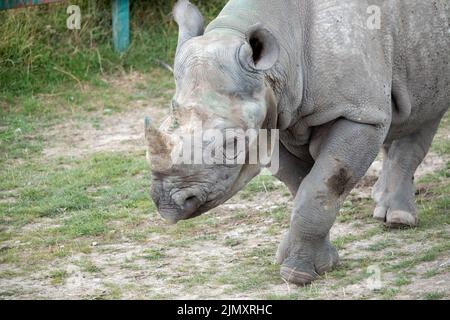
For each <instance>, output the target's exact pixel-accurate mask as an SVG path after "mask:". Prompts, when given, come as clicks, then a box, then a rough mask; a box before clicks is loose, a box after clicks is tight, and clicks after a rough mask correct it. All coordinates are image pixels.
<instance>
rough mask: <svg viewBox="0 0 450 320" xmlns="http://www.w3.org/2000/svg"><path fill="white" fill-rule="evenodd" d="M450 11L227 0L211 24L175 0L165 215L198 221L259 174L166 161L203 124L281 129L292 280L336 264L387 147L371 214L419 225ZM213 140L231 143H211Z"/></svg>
mask: <svg viewBox="0 0 450 320" xmlns="http://www.w3.org/2000/svg"><path fill="white" fill-rule="evenodd" d="M449 8H450V4H449V2H448V0H435V1H423V0H370V1H369V0H346V1H337V0H334V1H330V0H314V1H313V0H231V1H229V2H228V4H227V5H226V6H225V8H224V9H223V10H222V12H221V13H220V15H219V16H218V17H217V18H216V19H215V20H213V21H212V22H211V23H210V24H209V25H208V26H207V27H206V30H205V29H204V25H203V18H202V15H201V14H200V12H199V11H198V9H197V8H196V7H195V6H194V5H192V4H191V3H190V2H189V1H187V0H180V1H178V3H177V4H176V5H175V8H174V12H173V13H174V17H175V20H176V22H177V23H178V25H179V39H178V48H177V52H176V57H175V66H174V75H175V82H176V93H175V96H174V98H173V101H172V107H171V114H170V116H169V117H168V118H167V119H166V120H165V121H164V123H163V124H162V126H161V127H160V128H159V129H157V128H156V127H155V126H154V125H153V124H152V123H150V122H148V123H147V126H146V137H147V140H148V147H149V150H148V151H149V152H148V154H149V160H150V162H151V166H152V176H153V183H152V198H153V200H154V202H155V204H156V205H157V207H158V210H159V212H160V213H161V215H162V216H163V217H164V218H166V219H168V220H170V221H172V222H176V221H178V220H182V219H189V218H192V217H195V216H198V215H199V214H201V213H204V212H206V211H208V210H210V209H212V208H214V207H216V206H218V205H220V204H222V203H223V202H225V201H226V200H227V199H229V198H230V197H232V196H233V195H234V194H235V193H237V192H238V191H239V190H240V189H241V188H242V187H243V186H245V184H246V183H248V182H249V181H250V180H251V179H252V178H253V177H254V176H256V175H257V174H258V173H259V172H260V169H261V165H259V164H246V163H244V164H236V165H227V164H220V163H216V164H195V165H189V164H177V165H174V164H173V163H171V159H172V158H171V156H170V155H171V154H172V151H173V149H174V148H175V147H176V146H177V144H179V142H176V141H175V140H174V137H175V136H186V135H189V134H190V133H191V132H192V130H193V128H195V127H196V126H197V125H196V124H195V123H197V122H196V121H200V122H201V123H202V125H203V129H216V130H222V131H225V130H228V129H230V128H240V129H244V130H245V129H249V128H250V129H260V128H264V129H278V130H279V136H280V147H279V166H280V167H279V170H278V172H277V174H276V176H277V178H279V179H280V180H281V181H282V182H284V183H285V184H286V185H287V187H288V188H289V190H290V191H291V192H292V194H293V195H294V196H295V200H294V201H295V204H294V208H293V211H292V213H291V222H290V229H289V231H288V233H287V235H286V236H285V238H284V240H283V241H282V243H281V244H280V247H279V249H278V253H277V259H278V261H279V263H280V264H281V276H282V277H283V278H284V279H285V280H287V281H289V282H292V283H295V284H300V285H303V284H307V283H310V282H311V281H313V280H314V279H316V278H317V277H318V275H320V274H323V273H324V272H326V271H328V270H330V269H331V268H333V267H334V266H335V265H336V264H337V263H338V254H337V251H336V250H335V248H333V246H332V245H331V244H330V239H329V230H330V228H331V226H332V225H333V223H334V221H335V218H336V214H337V213H338V211H339V208H340V206H341V204H342V202H343V201H344V199H345V197H346V196H347V195H348V194H349V192H350V191H351V190H352V188H353V187H354V186H355V184H356V183H357V182H358V180H359V179H360V178H362V177H363V176H364V174H365V173H366V171H367V169H368V168H369V166H370V165H371V163H372V162H373V161H374V159H375V158H376V156H377V154H378V153H379V151H380V149H382V150H383V153H384V164H383V171H382V173H381V176H380V178H379V180H378V182H377V183H376V185H375V186H374V191H373V198H374V200H375V202H376V208H375V210H374V217H375V218H376V219H379V220H381V221H383V222H384V223H386V224H387V225H388V226H415V225H416V223H417V217H416V209H415V204H414V184H413V176H414V172H415V170H416V169H417V167H418V165H419V164H420V163H421V161H422V160H423V158H424V157H425V155H426V153H427V152H428V149H429V147H430V144H431V142H432V139H433V136H434V135H435V133H436V130H437V128H438V125H439V122H440V119H441V118H442V117H443V115H444V113H445V112H446V110H447V109H448V107H449V104H450V65H449V57H450V26H449V16H450V10H449ZM177 141H179V140H177ZM216 143H218V144H225V148H227V145H228V144H229V142H227V141H225V142H224V141H214V140H208V141H203V145H210V144H216ZM232 145H233V143H232Z"/></svg>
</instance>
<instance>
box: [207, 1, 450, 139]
mask: <svg viewBox="0 0 450 320" xmlns="http://www.w3.org/2000/svg"><path fill="white" fill-rule="evenodd" d="M372 5H375V6H378V7H379V8H380V9H381V10H380V13H381V16H380V19H381V20H380V22H381V23H380V28H379V29H377V28H376V29H371V28H370V27H369V26H368V20H369V18H370V16H371V14H372V12H371V11H368V8H369V7H370V6H372ZM449 11H450V9H449V3H448V0H436V1H422V0H370V1H369V0H347V1H339V0H314V1H311V0H309V1H308V0H278V1H274V0H231V1H229V2H228V4H227V5H226V6H225V8H224V9H223V10H222V12H221V13H220V15H219V16H218V18H217V19H215V20H214V21H213V22H212V23H211V24H210V26H209V27H208V28H207V32H208V30H212V29H214V28H216V27H229V28H235V29H237V30H239V31H242V32H245V30H246V28H248V27H249V26H251V25H253V24H255V23H258V22H262V23H263V24H264V25H265V26H266V27H267V28H268V29H269V30H271V31H272V32H273V33H274V35H275V36H276V38H277V39H278V41H279V42H280V45H281V48H282V51H281V55H280V61H279V63H278V64H277V67H276V68H275V70H274V71H273V73H272V74H268V77H269V78H270V79H271V80H272V82H271V83H272V84H273V86H274V89H275V91H276V92H277V93H278V95H279V97H278V98H279V100H280V105H279V109H280V110H279V113H280V120H279V126H280V128H281V129H287V128H292V127H294V126H298V122H299V121H301V122H302V125H301V128H302V129H301V131H302V134H305V135H308V134H309V130H307V127H312V126H318V125H323V124H325V123H327V122H330V121H332V120H334V119H337V118H339V117H344V118H348V119H349V120H352V121H357V122H361V123H370V124H384V125H387V126H391V124H392V127H393V128H392V130H391V131H392V132H395V131H398V132H397V133H398V135H401V134H406V133H408V132H410V131H411V130H414V129H415V128H416V127H417V126H419V125H420V124H421V123H423V122H424V121H427V120H429V119H432V118H435V117H438V116H439V115H440V114H442V113H443V112H444V110H445V109H447V108H448V102H449V98H450V97H449V94H450V93H449V92H450V69H449V68H450V66H449V56H450V37H449V36H450V30H449V16H450V13H449ZM274 79H275V80H274ZM396 126H397V127H398V128H402V129H401V130H400V129H398V130H397V129H396ZM305 127H306V128H305ZM294 136H295V134H294ZM306 138H307V137H306ZM301 140H302V141H304V140H305V137H303V138H302V139H301Z"/></svg>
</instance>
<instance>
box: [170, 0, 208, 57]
mask: <svg viewBox="0 0 450 320" xmlns="http://www.w3.org/2000/svg"><path fill="white" fill-rule="evenodd" d="M173 16H174V18H175V21H176V23H177V24H178V27H179V31H178V32H179V34H178V48H180V47H181V45H182V44H183V43H184V42H186V41H187V40H189V39H191V38H193V37H198V36H201V35H202V34H203V32H204V19H203V16H202V14H201V13H200V11H199V10H198V9H197V7H196V6H194V5H193V4H192V3H190V2H189V1H188V0H178V1H177V3H176V4H175V6H174V8H173Z"/></svg>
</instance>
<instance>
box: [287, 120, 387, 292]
mask: <svg viewBox="0 0 450 320" xmlns="http://www.w3.org/2000/svg"><path fill="white" fill-rule="evenodd" d="M385 132H386V129H385V127H381V126H379V127H378V126H373V125H365V124H359V123H355V122H352V121H348V120H345V119H341V120H338V121H336V123H335V124H334V125H333V126H332V127H331V128H330V130H329V132H328V134H327V136H326V138H325V139H324V141H323V143H322V145H321V147H320V152H319V154H318V156H317V159H316V162H315V164H314V166H313V168H312V169H311V172H310V173H309V174H308V175H307V176H306V177H305V179H304V180H303V181H302V183H301V185H300V187H299V190H298V191H297V195H296V197H295V202H294V209H293V212H292V214H291V225H290V230H289V238H288V239H289V246H288V249H287V250H286V255H287V258H286V259H284V261H283V263H282V266H281V270H280V273H281V276H282V277H283V279H285V280H286V281H289V282H291V283H295V284H298V285H305V284H308V283H310V282H311V281H313V280H314V279H316V278H317V277H318V276H319V275H321V274H323V273H325V272H326V271H328V270H330V269H331V268H332V267H334V266H335V265H336V264H337V263H338V254H337V251H336V249H335V248H334V247H333V246H332V245H331V243H330V239H329V231H330V229H331V227H332V225H333V223H334V221H335V219H336V214H337V212H338V211H339V208H340V205H341V203H342V202H343V200H344V199H345V197H346V196H347V195H348V193H349V192H350V191H351V190H352V188H353V187H354V186H355V184H356V183H357V182H358V180H359V179H360V178H361V177H363V175H364V174H365V173H366V171H367V169H368V168H369V166H370V164H371V163H372V162H373V160H374V159H375V157H376V155H377V153H378V151H379V149H380V147H381V145H382V141H383V139H384V137H385Z"/></svg>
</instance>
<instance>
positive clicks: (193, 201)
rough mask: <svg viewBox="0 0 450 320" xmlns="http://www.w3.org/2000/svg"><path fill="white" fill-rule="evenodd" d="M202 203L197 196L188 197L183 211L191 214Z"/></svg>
mask: <svg viewBox="0 0 450 320" xmlns="http://www.w3.org/2000/svg"><path fill="white" fill-rule="evenodd" d="M200 205H201V202H200V200H199V199H198V198H197V197H196V196H191V197H188V198H186V200H185V201H184V204H183V211H184V213H185V214H188V215H191V214H193V213H194V212H195V210H197V209H198V208H199V207H200Z"/></svg>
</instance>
